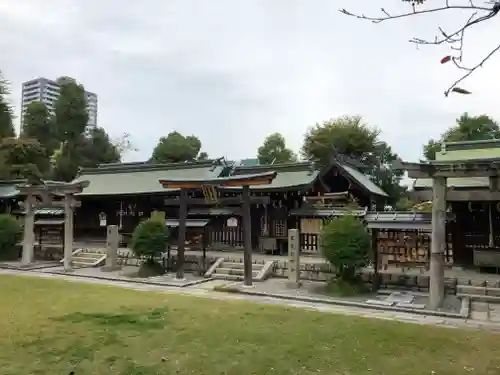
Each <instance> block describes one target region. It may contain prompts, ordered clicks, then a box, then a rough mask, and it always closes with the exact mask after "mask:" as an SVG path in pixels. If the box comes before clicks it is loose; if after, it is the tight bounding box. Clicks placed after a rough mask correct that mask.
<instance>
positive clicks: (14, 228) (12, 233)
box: [0, 214, 23, 258]
mask: <svg viewBox="0 0 500 375" xmlns="http://www.w3.org/2000/svg"><path fill="white" fill-rule="evenodd" d="M22 237H23V228H22V225H21V223H20V222H19V221H18V220H17V219H16V218H14V217H13V216H10V215H5V214H4V215H0V257H2V258H5V257H7V256H8V254H13V251H14V250H15V247H16V245H17V243H18V242H19V241H21V239H22Z"/></svg>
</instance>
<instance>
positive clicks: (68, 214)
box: [64, 194, 73, 272]
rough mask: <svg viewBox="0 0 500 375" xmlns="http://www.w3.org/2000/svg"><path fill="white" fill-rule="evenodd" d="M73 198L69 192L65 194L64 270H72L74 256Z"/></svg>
mask: <svg viewBox="0 0 500 375" xmlns="http://www.w3.org/2000/svg"><path fill="white" fill-rule="evenodd" d="M72 203H73V199H72V197H71V196H70V195H69V194H67V195H65V196H64V271H65V272H71V271H72V264H71V261H72V257H73V205H72Z"/></svg>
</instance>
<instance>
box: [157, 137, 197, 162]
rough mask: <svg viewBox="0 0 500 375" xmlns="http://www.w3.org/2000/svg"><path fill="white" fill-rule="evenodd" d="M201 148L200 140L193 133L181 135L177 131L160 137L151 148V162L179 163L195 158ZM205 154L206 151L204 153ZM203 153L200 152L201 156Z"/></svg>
mask: <svg viewBox="0 0 500 375" xmlns="http://www.w3.org/2000/svg"><path fill="white" fill-rule="evenodd" d="M200 149H201V141H200V140H199V138H198V137H196V136H194V135H188V136H183V135H182V134H181V133H179V132H176V131H174V132H171V133H168V135H167V136H166V137H161V138H160V140H159V141H158V144H157V145H156V147H155V148H154V150H153V155H152V156H151V161H152V162H153V163H180V162H184V161H192V160H196V158H197V156H198V153H199V152H200ZM205 154H206V153H205ZM205 154H203V153H202V154H201V156H202V157H204V156H205Z"/></svg>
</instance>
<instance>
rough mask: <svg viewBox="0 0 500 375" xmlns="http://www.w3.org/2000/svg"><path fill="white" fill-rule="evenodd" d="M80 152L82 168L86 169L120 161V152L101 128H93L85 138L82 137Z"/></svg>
mask: <svg viewBox="0 0 500 375" xmlns="http://www.w3.org/2000/svg"><path fill="white" fill-rule="evenodd" d="M79 151H80V152H81V155H79V158H80V166H81V167H85V168H93V167H97V166H98V165H99V164H106V163H118V162H119V161H120V151H119V150H118V149H117V147H116V146H115V145H114V144H113V143H112V142H111V140H110V139H109V136H108V134H107V133H106V131H105V130H104V129H103V128H101V127H93V128H91V129H89V130H88V132H87V134H86V135H85V137H82V141H81V146H80V148H79Z"/></svg>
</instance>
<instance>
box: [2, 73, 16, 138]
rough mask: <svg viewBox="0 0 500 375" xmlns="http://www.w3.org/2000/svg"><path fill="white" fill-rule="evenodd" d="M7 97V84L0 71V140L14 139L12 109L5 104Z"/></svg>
mask: <svg viewBox="0 0 500 375" xmlns="http://www.w3.org/2000/svg"><path fill="white" fill-rule="evenodd" d="M7 95H9V86H8V82H7V81H6V80H5V79H4V78H3V75H2V72H1V71H0V139H1V138H6V137H14V136H15V135H16V134H15V131H14V124H13V121H12V119H13V117H14V115H13V113H12V107H11V106H10V105H9V103H8V102H7Z"/></svg>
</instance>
